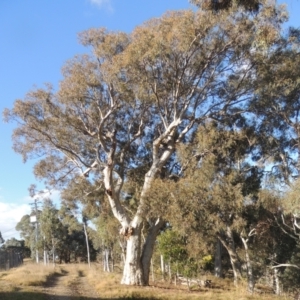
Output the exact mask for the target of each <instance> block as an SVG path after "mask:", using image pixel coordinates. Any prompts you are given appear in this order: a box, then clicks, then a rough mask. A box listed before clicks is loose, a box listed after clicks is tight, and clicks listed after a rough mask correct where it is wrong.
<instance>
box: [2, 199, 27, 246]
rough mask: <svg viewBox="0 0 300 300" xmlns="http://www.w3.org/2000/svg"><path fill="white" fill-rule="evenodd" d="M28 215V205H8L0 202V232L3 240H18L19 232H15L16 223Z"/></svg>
mask: <svg viewBox="0 0 300 300" xmlns="http://www.w3.org/2000/svg"><path fill="white" fill-rule="evenodd" d="M28 213H30V206H29V205H28V204H21V205H18V204H8V203H4V202H0V231H1V233H2V236H3V238H4V239H5V240H6V239H10V238H12V237H15V238H19V232H17V231H16V230H15V227H16V225H17V223H18V222H19V221H20V220H21V218H22V217H23V216H24V215H26V214H28Z"/></svg>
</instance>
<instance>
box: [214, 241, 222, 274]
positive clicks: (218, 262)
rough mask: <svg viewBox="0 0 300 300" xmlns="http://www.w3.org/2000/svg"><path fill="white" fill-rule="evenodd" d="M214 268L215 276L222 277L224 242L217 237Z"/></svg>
mask: <svg viewBox="0 0 300 300" xmlns="http://www.w3.org/2000/svg"><path fill="white" fill-rule="evenodd" d="M214 269H215V277H218V278H220V277H221V276H222V243H221V241H220V239H217V244H216V251H215V266H214Z"/></svg>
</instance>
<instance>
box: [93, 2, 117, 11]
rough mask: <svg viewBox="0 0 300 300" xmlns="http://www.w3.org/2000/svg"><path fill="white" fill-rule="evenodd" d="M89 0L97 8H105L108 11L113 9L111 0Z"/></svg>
mask: <svg viewBox="0 0 300 300" xmlns="http://www.w3.org/2000/svg"><path fill="white" fill-rule="evenodd" d="M89 1H90V3H91V4H93V5H95V6H97V7H98V8H105V9H107V10H108V11H110V12H112V11H113V7H112V4H111V0H89Z"/></svg>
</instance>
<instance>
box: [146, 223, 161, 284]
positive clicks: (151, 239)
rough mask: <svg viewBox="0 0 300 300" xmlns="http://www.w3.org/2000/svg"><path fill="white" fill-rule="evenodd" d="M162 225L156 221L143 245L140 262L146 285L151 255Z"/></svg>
mask: <svg viewBox="0 0 300 300" xmlns="http://www.w3.org/2000/svg"><path fill="white" fill-rule="evenodd" d="M163 225H164V221H163V220H161V219H158V220H157V221H156V223H155V224H153V225H152V226H151V228H150V230H149V232H148V235H147V238H146V241H145V243H144V245H143V249H142V256H141V260H142V268H143V275H144V282H145V283H146V284H149V274H150V265H151V258H152V254H153V249H154V245H155V241H156V237H157V235H158V233H159V230H160V229H161V227H162V226H163Z"/></svg>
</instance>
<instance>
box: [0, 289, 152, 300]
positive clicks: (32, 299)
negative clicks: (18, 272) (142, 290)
mask: <svg viewBox="0 0 300 300" xmlns="http://www.w3.org/2000/svg"><path fill="white" fill-rule="evenodd" d="M0 299H1V300H109V299H110V300H120V299H122V300H138V299H139V300H155V299H156V298H152V297H151V298H148V297H146V298H145V297H135V296H129V297H126V296H125V297H124V296H123V297H122V296H120V298H119V297H118V298H115V297H113V298H107V297H105V298H101V296H100V297H99V298H89V297H83V296H60V295H51V294H45V293H40V292H24V291H23V292H22V291H15V292H0Z"/></svg>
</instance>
